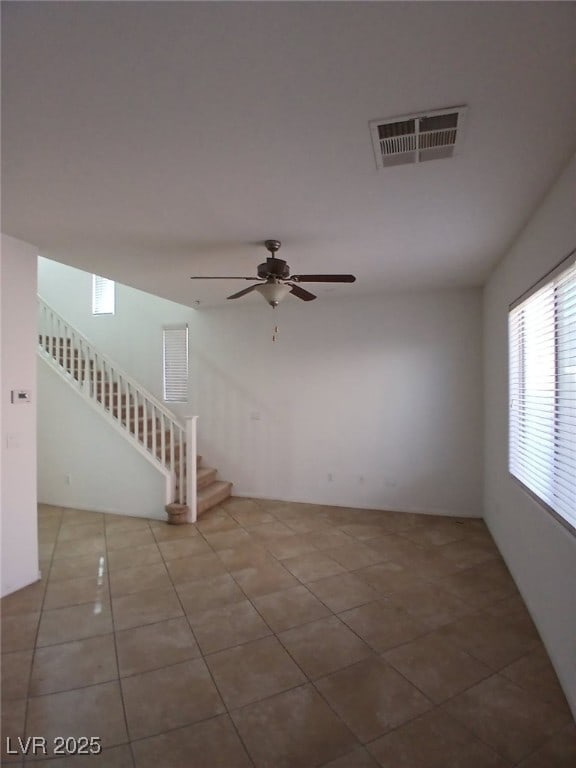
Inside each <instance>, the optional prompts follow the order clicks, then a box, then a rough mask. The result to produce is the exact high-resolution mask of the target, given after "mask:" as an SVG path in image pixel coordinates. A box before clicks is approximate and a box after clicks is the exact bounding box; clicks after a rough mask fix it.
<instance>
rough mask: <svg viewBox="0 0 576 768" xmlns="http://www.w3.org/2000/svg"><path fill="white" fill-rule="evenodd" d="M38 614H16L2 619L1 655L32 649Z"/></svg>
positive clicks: (38, 618)
mask: <svg viewBox="0 0 576 768" xmlns="http://www.w3.org/2000/svg"><path fill="white" fill-rule="evenodd" d="M39 620H40V613H38V612H37V611H36V612H34V613H17V614H15V615H13V616H11V615H10V616H3V617H2V627H1V631H2V642H1V643H0V645H1V647H2V653H9V652H10V651H25V650H27V649H28V648H34V644H35V642H36V631H37V629H38V622H39Z"/></svg>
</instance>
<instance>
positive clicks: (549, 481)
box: [509, 253, 576, 529]
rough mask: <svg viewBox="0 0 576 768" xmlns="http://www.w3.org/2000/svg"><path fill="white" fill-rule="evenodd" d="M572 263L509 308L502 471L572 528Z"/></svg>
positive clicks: (575, 477)
mask: <svg viewBox="0 0 576 768" xmlns="http://www.w3.org/2000/svg"><path fill="white" fill-rule="evenodd" d="M575 262H576V257H575V254H574V253H573V254H571V255H570V257H569V258H568V259H567V260H566V261H565V262H564V263H563V264H562V265H561V267H560V268H559V269H557V270H554V272H553V273H551V274H550V275H549V276H548V277H547V279H546V281H545V282H544V284H542V281H541V282H540V283H539V284H537V285H536V286H535V287H534V288H533V289H532V290H531V292H530V293H529V295H528V296H526V297H523V298H522V299H521V300H519V301H518V302H516V303H515V304H514V305H512V308H511V310H510V314H509V365H510V371H509V374H510V379H509V386H510V422H509V469H510V472H511V474H512V475H514V477H516V478H517V479H518V480H519V481H520V482H521V483H522V484H523V485H525V486H526V488H528V489H529V490H530V491H531V492H532V493H533V494H535V495H536V496H537V497H538V498H539V499H541V500H542V501H543V502H544V503H545V504H546V505H547V506H548V507H549V508H550V509H552V510H553V511H554V512H555V513H556V514H557V515H559V516H560V517H561V518H562V519H563V520H565V521H566V522H567V523H568V524H569V525H570V526H571V527H572V528H575V529H576V263H575Z"/></svg>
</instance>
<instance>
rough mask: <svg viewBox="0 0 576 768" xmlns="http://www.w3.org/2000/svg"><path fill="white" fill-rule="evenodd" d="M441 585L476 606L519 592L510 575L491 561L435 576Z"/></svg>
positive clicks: (495, 562) (488, 603) (479, 606)
mask: <svg viewBox="0 0 576 768" xmlns="http://www.w3.org/2000/svg"><path fill="white" fill-rule="evenodd" d="M434 581H435V583H436V584H438V586H439V587H441V588H442V589H444V590H446V591H447V592H450V593H451V594H453V595H455V596H456V597H458V598H460V599H461V600H463V601H464V602H466V603H468V605H470V606H472V607H476V608H481V607H483V606H487V605H490V604H492V603H494V602H497V601H501V600H504V599H505V598H508V597H512V596H513V595H516V594H517V590H516V586H515V584H514V582H513V581H512V579H511V577H510V575H509V574H508V573H507V572H506V570H505V569H504V568H502V567H501V566H499V563H498V561H489V562H488V563H482V564H480V565H476V566H474V567H472V568H467V569H465V570H462V571H458V572H456V573H453V574H448V575H445V576H441V577H439V578H434Z"/></svg>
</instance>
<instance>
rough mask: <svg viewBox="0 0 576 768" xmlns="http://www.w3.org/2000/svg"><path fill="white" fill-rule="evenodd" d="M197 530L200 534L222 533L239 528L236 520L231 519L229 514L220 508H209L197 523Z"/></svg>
mask: <svg viewBox="0 0 576 768" xmlns="http://www.w3.org/2000/svg"><path fill="white" fill-rule="evenodd" d="M197 526H198V530H199V531H200V533H202V534H206V533H224V532H225V531H233V530H237V529H238V528H239V525H238V523H237V522H236V520H233V519H232V518H231V517H230V515H228V514H226V513H225V512H223V511H222V510H215V511H212V510H210V511H209V512H207V513H205V514H204V515H202V517H201V518H200V519H199V520H198V523H197Z"/></svg>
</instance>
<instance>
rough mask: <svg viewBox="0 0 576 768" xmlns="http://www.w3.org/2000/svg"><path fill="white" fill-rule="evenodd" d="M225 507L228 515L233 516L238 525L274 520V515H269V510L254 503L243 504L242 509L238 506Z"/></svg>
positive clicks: (246, 525)
mask: <svg viewBox="0 0 576 768" xmlns="http://www.w3.org/2000/svg"><path fill="white" fill-rule="evenodd" d="M227 509H228V513H229V515H230V517H232V518H234V520H235V521H236V522H237V523H238V524H239V525H242V526H244V527H245V528H246V527H248V526H252V525H262V524H264V523H271V522H273V521H274V520H275V518H274V516H273V515H271V514H270V512H266V511H265V510H264V509H261V508H259V507H258V505H256V504H254V503H253V505H252V506H251V507H249V506H245V507H244V508H243V509H240V508H238V507H236V508H230V507H228V508H227Z"/></svg>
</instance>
